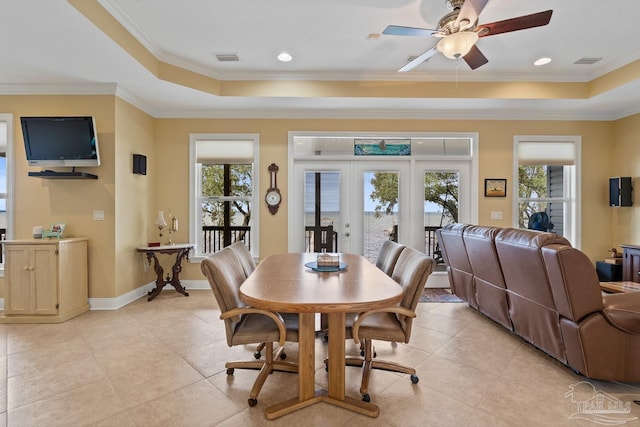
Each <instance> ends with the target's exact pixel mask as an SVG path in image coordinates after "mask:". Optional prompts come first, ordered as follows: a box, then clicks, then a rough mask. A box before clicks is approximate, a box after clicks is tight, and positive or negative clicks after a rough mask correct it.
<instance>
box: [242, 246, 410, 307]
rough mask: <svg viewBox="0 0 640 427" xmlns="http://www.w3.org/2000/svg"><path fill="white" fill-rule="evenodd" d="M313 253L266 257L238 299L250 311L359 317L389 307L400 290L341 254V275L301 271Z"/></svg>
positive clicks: (363, 263)
mask: <svg viewBox="0 0 640 427" xmlns="http://www.w3.org/2000/svg"><path fill="white" fill-rule="evenodd" d="M317 255H318V254H316V253H285V254H277V255H271V256H269V257H267V258H265V259H264V260H263V261H262V262H260V264H259V265H258V267H257V268H256V269H255V271H254V272H253V273H252V274H251V275H250V276H249V277H248V278H247V279H246V280H245V281H244V283H243V284H242V286H240V299H241V300H242V301H244V302H245V303H246V304H249V305H251V306H253V307H259V308H263V309H268V310H272V311H279V312H285V313H332V312H360V311H367V310H373V309H377V308H385V307H390V306H393V305H394V304H396V303H398V302H399V301H400V300H401V299H402V287H401V286H400V285H399V284H398V283H396V282H395V281H394V280H393V279H391V278H390V277H389V276H387V275H386V274H385V273H384V272H382V271H381V270H380V269H378V268H377V267H376V266H375V265H374V264H372V263H371V262H370V261H369V260H367V259H366V258H364V257H363V256H361V255H356V254H348V253H341V254H339V255H340V262H344V263H346V264H347V268H346V269H345V270H343V271H335V272H334V271H332V272H317V271H313V270H312V269H310V268H308V267H305V265H304V264H305V263H308V262H312V261H316V259H317Z"/></svg>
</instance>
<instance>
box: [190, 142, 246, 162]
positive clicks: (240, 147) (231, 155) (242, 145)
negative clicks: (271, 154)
mask: <svg viewBox="0 0 640 427" xmlns="http://www.w3.org/2000/svg"><path fill="white" fill-rule="evenodd" d="M253 147H254V142H253V141H252V140H251V141H250V140H233V141H230V140H197V141H196V162H197V163H203V164H220V163H235V164H246V163H253V158H254V155H253V154H254V153H253Z"/></svg>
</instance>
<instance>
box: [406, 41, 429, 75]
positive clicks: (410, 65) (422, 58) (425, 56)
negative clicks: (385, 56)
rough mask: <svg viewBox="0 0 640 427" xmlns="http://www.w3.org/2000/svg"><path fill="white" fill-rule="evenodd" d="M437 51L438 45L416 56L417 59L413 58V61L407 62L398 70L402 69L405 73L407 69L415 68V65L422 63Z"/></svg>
mask: <svg viewBox="0 0 640 427" xmlns="http://www.w3.org/2000/svg"><path fill="white" fill-rule="evenodd" d="M437 51H438V49H437V48H436V46H434V47H432V48H431V49H429V50H428V51H426V52H424V53H422V54H420V55H418V56H416V57H415V59H413V60H412V61H409V62H407V63H406V64H405V65H404V66H403V67H402V68H400V69H399V70H398V71H400V72H401V73H404V72H405V71H409V70H413V69H414V68H415V67H417V66H418V65H420V64H422V63H423V62H424V61H426V60H427V59H429V58H431V57H432V56H433V55H434V54H435V53H436V52H437Z"/></svg>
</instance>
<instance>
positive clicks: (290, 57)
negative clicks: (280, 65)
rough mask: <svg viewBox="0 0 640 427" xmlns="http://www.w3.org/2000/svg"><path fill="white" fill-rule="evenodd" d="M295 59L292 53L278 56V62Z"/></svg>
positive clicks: (283, 53)
mask: <svg viewBox="0 0 640 427" xmlns="http://www.w3.org/2000/svg"><path fill="white" fill-rule="evenodd" d="M292 59H293V56H291V54H290V53H287V52H282V53H279V54H278V61H280V62H289V61H291V60H292Z"/></svg>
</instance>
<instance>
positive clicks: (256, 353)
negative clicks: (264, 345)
mask: <svg viewBox="0 0 640 427" xmlns="http://www.w3.org/2000/svg"><path fill="white" fill-rule="evenodd" d="M261 356H262V355H261V354H260V352H259V351H256V352H255V353H253V357H255V358H256V359H260V357H261Z"/></svg>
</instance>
